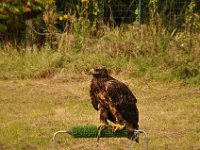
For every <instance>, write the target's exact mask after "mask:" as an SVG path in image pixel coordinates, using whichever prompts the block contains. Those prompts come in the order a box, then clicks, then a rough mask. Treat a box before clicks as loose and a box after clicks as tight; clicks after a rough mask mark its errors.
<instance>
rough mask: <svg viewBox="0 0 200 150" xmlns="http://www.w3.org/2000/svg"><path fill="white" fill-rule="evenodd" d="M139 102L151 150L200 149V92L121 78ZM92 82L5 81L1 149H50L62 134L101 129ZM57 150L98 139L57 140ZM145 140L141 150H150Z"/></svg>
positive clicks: (111, 142) (123, 142) (88, 145)
mask: <svg viewBox="0 0 200 150" xmlns="http://www.w3.org/2000/svg"><path fill="white" fill-rule="evenodd" d="M116 77H117V78H118V79H120V80H121V81H123V82H125V83H127V84H128V85H129V87H130V88H131V89H132V90H133V91H134V93H135V95H136V97H137V98H138V108H139V111H140V128H141V129H143V130H145V131H146V132H147V133H148V135H149V147H150V149H151V150H154V149H155V150H158V149H160V150H175V149H177V150H188V149H191V150H199V149H200V144H199V143H200V141H199V139H200V134H199V133H200V128H199V127H200V119H199V110H200V89H199V87H188V86H185V85H182V84H180V83H164V82H153V81H151V80H144V79H143V80H141V79H140V80H139V79H133V78H128V77H126V76H125V75H124V74H118V75H117V76H116ZM89 84H90V77H88V76H86V75H82V74H80V75H75V76H72V75H67V74H66V75H65V76H64V74H63V75H60V76H54V78H52V79H47V80H24V81H0V108H1V111H0V133H1V134H0V148H1V149H50V148H51V138H52V135H53V133H54V132H56V131H57V130H65V129H69V128H71V127H72V126H74V125H97V124H98V113H97V112H96V111H95V110H94V109H93V108H92V106H91V104H90V101H89V99H90V98H89ZM57 139H58V141H57V147H58V149H74V150H75V149H87V150H90V149H94V147H95V145H96V139H74V138H72V137H70V136H68V135H62V136H61V135H60V136H58V137H57ZM128 143H129V141H128V139H124V138H119V139H112V138H111V139H101V140H100V147H99V149H102V150H103V149H106V150H110V149H118V150H119V149H127V145H128ZM144 144H145V142H144V137H143V136H141V140H140V144H134V148H135V149H137V150H139V149H140V150H141V149H145V146H144Z"/></svg>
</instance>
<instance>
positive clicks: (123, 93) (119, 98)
mask: <svg viewBox="0 0 200 150" xmlns="http://www.w3.org/2000/svg"><path fill="white" fill-rule="evenodd" d="M105 90H106V93H107V95H108V97H109V98H110V99H111V100H112V102H113V103H114V104H115V105H121V104H130V105H131V104H135V103H137V99H136V98H135V96H134V95H133V93H132V92H131V90H130V89H129V88H128V87H127V86H126V85H125V84H124V83H122V82H120V81H118V80H109V81H107V82H106V83H105Z"/></svg>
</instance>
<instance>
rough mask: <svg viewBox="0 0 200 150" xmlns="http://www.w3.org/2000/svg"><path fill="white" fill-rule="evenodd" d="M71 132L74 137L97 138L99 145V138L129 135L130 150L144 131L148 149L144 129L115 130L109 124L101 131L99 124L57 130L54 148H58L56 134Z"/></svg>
mask: <svg viewBox="0 0 200 150" xmlns="http://www.w3.org/2000/svg"><path fill="white" fill-rule="evenodd" d="M63 133H64V134H69V135H71V136H73V137H74V138H97V147H98V141H99V138H111V137H112V138H117V137H128V138H130V139H131V142H130V144H129V145H128V149H129V150H130V148H131V146H132V144H133V141H134V140H135V139H136V138H138V137H139V134H140V133H143V134H144V136H145V142H146V150H148V136H147V133H146V132H145V131H144V130H130V129H128V127H125V128H124V129H122V130H120V131H117V132H113V131H112V129H111V127H110V126H108V127H106V128H105V129H103V130H101V131H99V129H98V128H97V126H74V127H72V128H71V129H70V130H68V131H57V132H55V133H54V135H53V139H52V140H53V145H52V146H53V150H55V148H56V136H57V135H58V134H63Z"/></svg>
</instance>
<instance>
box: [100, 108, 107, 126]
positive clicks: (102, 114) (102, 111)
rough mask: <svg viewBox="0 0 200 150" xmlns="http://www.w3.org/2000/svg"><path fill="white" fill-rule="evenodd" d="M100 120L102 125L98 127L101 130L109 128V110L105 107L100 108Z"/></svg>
mask: <svg viewBox="0 0 200 150" xmlns="http://www.w3.org/2000/svg"><path fill="white" fill-rule="evenodd" d="M99 116H100V117H99V118H100V123H99V125H98V129H99V130H103V129H104V128H105V127H107V126H108V122H107V118H108V110H107V109H105V108H104V107H101V106H99Z"/></svg>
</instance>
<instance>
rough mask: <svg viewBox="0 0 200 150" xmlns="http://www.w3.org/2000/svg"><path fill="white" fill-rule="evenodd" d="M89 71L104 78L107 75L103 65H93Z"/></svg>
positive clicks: (97, 76)
mask: <svg viewBox="0 0 200 150" xmlns="http://www.w3.org/2000/svg"><path fill="white" fill-rule="evenodd" d="M89 73H90V74H91V75H93V76H94V77H96V78H104V77H107V76H108V75H109V73H108V70H107V69H106V68H105V67H103V66H95V67H94V68H92V69H91V70H90V71H89Z"/></svg>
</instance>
